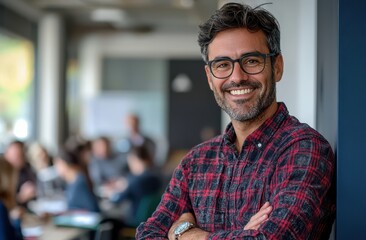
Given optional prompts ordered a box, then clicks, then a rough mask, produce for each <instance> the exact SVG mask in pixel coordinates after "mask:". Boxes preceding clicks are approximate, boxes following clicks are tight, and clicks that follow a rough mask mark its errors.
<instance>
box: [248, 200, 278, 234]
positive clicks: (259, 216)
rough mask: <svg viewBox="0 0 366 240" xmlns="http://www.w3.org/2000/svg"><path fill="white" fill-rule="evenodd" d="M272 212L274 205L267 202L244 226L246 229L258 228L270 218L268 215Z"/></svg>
mask: <svg viewBox="0 0 366 240" xmlns="http://www.w3.org/2000/svg"><path fill="white" fill-rule="evenodd" d="M271 212H272V206H270V205H269V202H266V203H265V204H263V206H262V207H261V209H259V211H258V212H257V213H256V214H255V215H253V216H252V217H251V218H250V220H249V222H248V223H247V224H246V225H245V226H244V230H258V228H259V227H260V226H261V225H262V224H263V223H264V222H265V221H267V220H268V216H269V214H270V213H271Z"/></svg>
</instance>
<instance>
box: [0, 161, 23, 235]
mask: <svg viewBox="0 0 366 240" xmlns="http://www.w3.org/2000/svg"><path fill="white" fill-rule="evenodd" d="M16 182H17V172H16V169H15V168H14V167H13V166H12V165H11V164H10V163H9V162H7V161H5V160H4V159H3V158H0V240H20V239H23V236H22V231H21V226H20V225H21V224H20V223H21V221H20V217H21V212H20V211H19V210H18V209H17V207H16V206H15V205H16V202H15V186H16ZM10 213H11V214H10ZM10 215H11V217H10Z"/></svg>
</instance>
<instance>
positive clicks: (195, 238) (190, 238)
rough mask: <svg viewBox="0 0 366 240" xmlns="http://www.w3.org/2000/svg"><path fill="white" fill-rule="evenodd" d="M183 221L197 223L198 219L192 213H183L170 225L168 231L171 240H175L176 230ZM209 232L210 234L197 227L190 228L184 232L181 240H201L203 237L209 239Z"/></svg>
mask: <svg viewBox="0 0 366 240" xmlns="http://www.w3.org/2000/svg"><path fill="white" fill-rule="evenodd" d="M182 222H190V223H193V224H196V219H195V218H194V216H193V214H192V213H183V214H182V216H180V218H179V219H178V220H177V221H175V222H174V223H173V225H172V226H171V227H170V229H169V232H168V238H169V240H175V234H174V230H175V229H176V227H177V226H178V225H179V224H180V223H182ZM208 234H209V233H208V232H206V231H203V230H202V229H199V228H197V227H195V228H193V229H190V230H189V231H188V232H186V233H184V235H182V237H180V238H179V240H201V239H204V240H205V239H207V237H208Z"/></svg>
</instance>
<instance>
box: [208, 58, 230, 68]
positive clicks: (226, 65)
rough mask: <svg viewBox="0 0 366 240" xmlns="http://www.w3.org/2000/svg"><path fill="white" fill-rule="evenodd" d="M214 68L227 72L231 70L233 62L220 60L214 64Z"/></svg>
mask: <svg viewBox="0 0 366 240" xmlns="http://www.w3.org/2000/svg"><path fill="white" fill-rule="evenodd" d="M212 68H213V69H215V70H226V69H230V68H231V62H230V61H228V60H220V61H215V62H213V63H212Z"/></svg>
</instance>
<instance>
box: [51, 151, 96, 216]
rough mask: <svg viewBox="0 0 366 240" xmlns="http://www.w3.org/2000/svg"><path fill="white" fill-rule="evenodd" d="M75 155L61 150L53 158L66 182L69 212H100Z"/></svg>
mask: <svg viewBox="0 0 366 240" xmlns="http://www.w3.org/2000/svg"><path fill="white" fill-rule="evenodd" d="M79 161H80V159H78V155H77V153H74V152H71V151H66V150H64V149H61V150H60V151H59V153H58V155H57V157H56V158H55V163H54V164H55V167H56V169H57V171H58V173H59V175H60V177H61V178H62V179H64V180H65V182H66V192H65V194H66V201H67V206H68V209H69V210H85V211H90V212H100V209H99V205H98V201H97V198H96V196H95V195H94V193H93V190H92V188H91V187H90V186H88V182H87V179H86V177H85V174H84V173H83V171H82V166H81V165H80V162H79Z"/></svg>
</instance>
